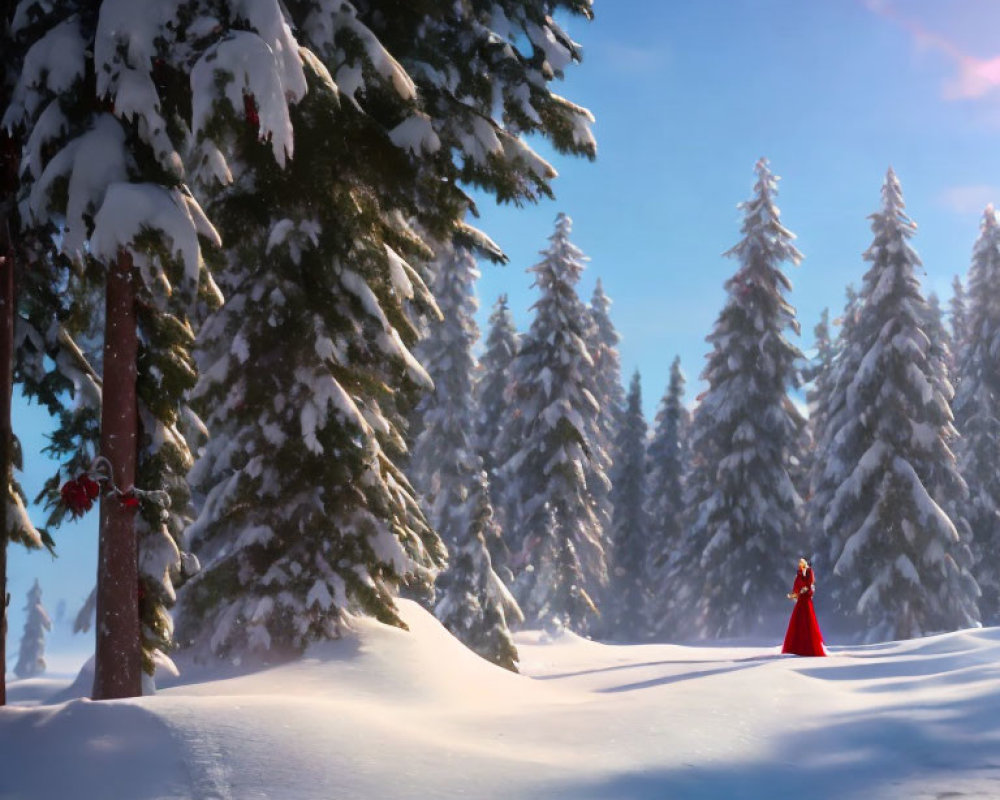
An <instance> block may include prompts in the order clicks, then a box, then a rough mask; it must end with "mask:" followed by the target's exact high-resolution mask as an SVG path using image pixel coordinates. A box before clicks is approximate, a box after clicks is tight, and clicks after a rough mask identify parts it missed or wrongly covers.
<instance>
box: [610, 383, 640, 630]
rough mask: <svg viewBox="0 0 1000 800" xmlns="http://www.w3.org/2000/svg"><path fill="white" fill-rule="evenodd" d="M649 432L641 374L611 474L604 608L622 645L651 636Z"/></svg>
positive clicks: (631, 396)
mask: <svg viewBox="0 0 1000 800" xmlns="http://www.w3.org/2000/svg"><path fill="white" fill-rule="evenodd" d="M646 432H647V426H646V420H645V418H644V417H643V415H642V386H641V379H640V377H639V372H638V371H636V372H635V373H634V374H633V375H632V381H631V383H630V384H629V389H628V395H627V397H626V400H625V408H624V410H623V412H622V413H621V416H620V417H619V420H618V426H617V436H616V438H615V443H614V447H615V452H616V453H617V461H616V462H615V465H614V470H613V472H612V474H611V505H612V516H611V536H610V541H611V553H610V558H609V562H610V563H609V569H608V576H609V577H608V588H607V591H606V593H605V595H604V598H605V599H604V602H603V603H602V604H601V607H602V611H601V615H602V620H601V628H602V629H603V632H604V635H605V636H607V637H610V638H613V639H618V640H632V641H634V640H636V639H640V638H645V637H646V636H647V635H648V626H647V621H646V617H645V612H646V609H647V606H648V599H649V584H648V581H647V578H648V572H647V569H648V565H647V558H648V556H649V552H650V533H651V531H650V520H649V517H648V516H647V513H646V509H647V491H646Z"/></svg>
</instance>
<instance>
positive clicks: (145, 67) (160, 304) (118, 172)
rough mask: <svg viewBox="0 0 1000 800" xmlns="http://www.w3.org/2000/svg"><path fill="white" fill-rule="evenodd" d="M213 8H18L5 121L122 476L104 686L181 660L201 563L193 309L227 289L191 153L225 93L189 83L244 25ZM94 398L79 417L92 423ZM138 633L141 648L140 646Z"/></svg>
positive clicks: (106, 586) (99, 691)
mask: <svg viewBox="0 0 1000 800" xmlns="http://www.w3.org/2000/svg"><path fill="white" fill-rule="evenodd" d="M276 8H277V7H276V5H275V4H272V6H271V8H268V7H266V4H254V5H253V7H247V8H244V9H243V10H242V12H241V19H242V20H243V21H244V22H246V25H248V26H250V27H253V26H254V25H255V24H257V25H261V24H262V23H261V18H262V17H270V18H271V19H273V14H271V12H273V11H274V10H275V9H276ZM202 10H203V9H200V8H199V7H198V4H197V3H195V4H189V3H183V4H182V3H180V2H166V3H158V4H155V7H153V6H149V7H147V6H146V5H145V4H133V3H128V2H122V0H103V2H99V3H81V2H74V0H56V2H52V3H45V4H38V3H31V2H23V3H21V4H20V5H19V6H18V9H17V12H16V14H15V17H14V22H13V29H14V31H15V32H16V33H17V35H23V36H24V37H25V39H26V40H27V41H28V42H29V44H28V49H27V52H26V55H25V59H24V70H23V71H22V73H21V75H20V78H19V81H18V84H17V86H16V87H15V90H14V93H13V97H12V100H11V103H10V104H9V106H8V107H7V109H6V110H5V113H4V118H3V124H4V126H5V127H7V128H8V129H12V130H16V131H19V132H21V133H22V136H23V142H24V146H23V149H22V163H23V170H22V173H21V178H22V180H21V192H22V211H23V216H24V221H25V222H26V224H27V225H28V226H29V227H30V228H33V229H35V230H39V231H46V230H57V231H58V232H59V237H58V246H59V249H60V252H61V254H62V255H63V256H64V257H66V258H67V259H70V260H72V261H73V262H74V264H75V265H76V267H77V270H76V271H75V272H74V273H73V274H72V275H71V276H70V278H69V280H68V283H67V285H65V286H63V287H61V288H62V289H63V290H64V291H65V293H66V294H67V296H68V297H70V298H76V299H77V300H76V301H74V304H73V306H72V307H71V309H70V310H69V312H68V314H67V315H66V319H63V320H62V321H63V322H64V325H63V331H65V332H66V334H67V335H68V336H69V337H70V338H73V337H78V341H79V342H80V347H81V348H82V351H83V353H84V356H85V358H84V362H86V363H89V364H92V365H94V367H93V368H94V369H100V370H101V371H102V372H103V375H102V377H103V381H102V384H103V386H102V389H103V391H102V395H101V397H100V402H101V413H102V416H103V420H102V434H101V444H100V448H101V451H102V455H103V456H105V457H106V459H107V463H106V464H105V466H104V475H105V477H106V478H107V483H106V488H108V489H110V488H112V486H113V487H116V488H117V489H118V490H119V492H118V493H113V494H111V495H106V496H105V501H104V502H103V503H102V510H101V518H102V523H101V545H100V548H101V555H100V557H99V564H100V572H99V580H98V597H97V606H98V622H99V624H98V625H97V628H96V630H97V639H98V647H97V665H96V678H95V687H94V691H95V696H97V697H108V696H128V695H131V694H135V693H137V692H138V691H139V683H140V677H139V674H140V668H141V670H144V671H145V672H146V673H148V674H151V673H152V672H153V669H154V663H155V661H156V660H164V659H165V656H164V652H165V650H166V649H167V648H168V645H169V641H170V636H171V621H170V618H169V615H168V613H167V608H168V607H169V606H170V605H171V604H172V603H173V601H174V589H175V585H176V583H177V582H178V580H179V579H182V578H183V576H184V573H185V567H186V566H188V567H193V562H190V561H188V562H185V560H184V559H182V558H181V556H180V552H179V549H178V540H179V537H180V532H181V529H182V528H183V527H184V525H185V524H186V517H187V512H188V509H187V489H186V485H185V482H184V473H185V472H186V470H187V468H188V466H189V464H190V453H189V450H188V446H187V443H186V442H185V441H184V438H183V436H182V435H181V433H180V421H181V417H182V415H183V413H184V399H183V398H184V394H185V392H186V391H187V390H189V389H190V387H191V386H192V385H193V383H194V375H195V373H194V365H193V361H192V358H191V355H190V349H191V346H192V343H193V333H192V330H191V320H190V310H191V308H192V306H193V304H194V302H195V300H196V298H198V297H199V295H203V297H204V298H205V299H208V298H210V297H213V296H215V295H216V294H217V293H216V292H215V289H214V286H213V285H212V283H211V279H210V278H209V277H208V275H207V272H206V271H205V269H204V263H203V259H202V252H203V248H204V247H205V245H207V244H217V243H218V237H217V234H216V232H215V230H214V228H213V227H212V225H211V224H210V223H209V222H208V220H207V219H206V218H205V216H204V214H203V212H202V209H201V206H200V204H199V203H198V202H197V201H196V200H195V199H194V197H193V196H192V195H191V193H190V190H189V187H188V185H187V183H186V180H187V171H186V167H185V164H184V159H183V157H182V154H186V153H187V152H188V145H189V144H191V139H190V138H189V135H190V132H191V130H193V129H194V130H196V129H197V127H198V123H199V121H200V120H199V119H198V118H197V116H198V113H199V111H200V110H202V109H203V103H204V101H205V99H206V96H210V95H211V94H212V93H213V92H212V91H207V92H206V91H205V89H206V87H205V86H204V85H203V84H199V83H198V82H197V81H192V80H190V77H191V71H192V66H191V65H192V64H193V63H194V64H196V63H197V62H198V57H199V54H200V55H201V56H202V57H204V55H205V51H206V49H211V47H212V46H213V45H214V43H215V42H216V41H217V40H218V39H220V38H225V37H227V36H228V35H229V34H230V33H231V29H230V28H227V27H226V26H225V25H224V24H223V22H222V21H220V20H219V19H215V18H213V19H212V20H211V23H210V24H206V23H207V22H208V19H207V18H205V17H203V16H200V12H201V11H202ZM241 25H242V23H241ZM264 27H266V25H265V26H264ZM269 32H273V26H272V30H271V31H269ZM242 33H246V37H245V38H244V41H246V38H249V37H251V34H250V33H249V32H246V31H244V32H242ZM278 38H280V37H278ZM278 38H274V39H272V40H271V43H272V44H275V45H277V44H278ZM258 41H259V42H260V44H261V46H262V47H265V48H266V47H268V44H267V42H265V41H264V39H261V38H258ZM212 58H214V56H212ZM260 66H261V68H260V69H259V70H258V71H257V72H256V76H257V78H258V79H260V80H263V81H268V80H271V79H276V80H279V81H280V79H281V78H279V77H278V73H280V72H281V71H282V68H283V65H282V66H279V65H277V64H273V63H272V64H266V63H262V64H261V65H260ZM281 77H285V75H284V74H282V75H281ZM286 88H287V91H286V92H284V93H279V94H277V95H274V96H273V99H274V102H275V105H281V106H284V105H285V104H286V102H287V98H290V97H294V96H295V92H296V87H295V86H293V85H291V84H288V85H287V87H286ZM213 89H214V87H213ZM192 114H193V116H194V118H192ZM269 122H270V121H269ZM275 138H277V139H279V140H280V138H281V137H280V134H279V135H277V136H276V137H275ZM105 292H106V295H105ZM102 296H106V301H105V302H104V303H102V300H101V298H102ZM105 307H106V310H105ZM92 310H93V312H95V313H90V312H91V311H92ZM74 318H75V319H76V320H78V322H77V323H76V324H77V325H78V326H79V327H74V326H73V325H71V324H70V321H71V320H73V319H74ZM102 326H103V328H102ZM52 332H53V329H52V328H49V329H48V330H47V331H46V333H47V335H51V334H52ZM88 339H89V341H87V340H88ZM70 349H71V348H70ZM75 369H77V371H78V372H80V371H82V372H85V371H86V370H85V369H84V368H83V367H82V365H81V364H78V365H77V366H76V367H75ZM66 378H67V379H68V380H72V377H71V376H66ZM86 412H87V409H86V408H83V409H82V412H81V414H79V415H73V416H72V417H71V422H72V423H73V424H74V425H77V424H79V425H81V426H86V425H88V424H91V425H92V419H91V417H92V416H93V415H92V414H91V415H90V417H88V413H86ZM70 433H71V434H72V435H79V436H80V437H81V444H82V445H83V447H84V448H85V449H86V448H87V447H88V446H89V447H90V448H94V449H92V450H91V451H90V452H82V453H77V454H76V456H75V459H76V460H78V462H79V463H80V464H85V463H88V462H89V461H90V460H91V459H92V458H93V457H94V456H95V455H97V453H96V452H95V450H96V446H97V444H96V442H95V441H94V440H93V439H91V440H90V442H85V441H83V436H82V433H81V430H80V429H79V428H76V429H71V430H70ZM74 466H75V464H74ZM75 472H76V470H75V469H74V470H73V472H71V473H70V474H69V475H64V476H63V477H64V478H65V477H75V475H74V474H73V473H75ZM50 488H51V489H56V488H58V480H57V481H55V482H54V484H52V485H51V486H50ZM143 492H146V493H145V494H144V493H143ZM167 498H169V504H168V503H167ZM136 548H137V550H138V552H136ZM136 569H138V574H137V573H136ZM139 642H141V652H138V651H136V650H134V649H133V648H134V647H135V643H139Z"/></svg>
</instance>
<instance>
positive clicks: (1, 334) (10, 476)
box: [0, 0, 51, 706]
mask: <svg viewBox="0 0 1000 800" xmlns="http://www.w3.org/2000/svg"><path fill="white" fill-rule="evenodd" d="M13 11H14V7H13V3H12V2H8V1H7V0H4V2H0V109H5V108H6V107H7V105H8V103H9V102H10V97H11V94H12V92H13V88H14V83H15V81H16V79H17V75H18V74H19V73H20V71H21V68H22V56H23V53H22V48H21V47H19V46H18V44H17V42H16V41H15V38H14V36H13V34H12V30H11V20H12V17H13ZM20 149H21V148H20V142H19V139H18V137H17V136H16V135H15V134H13V133H12V132H10V131H7V130H6V129H2V128H0V706H3V705H6V702H7V686H6V679H5V675H6V671H7V643H6V637H7V609H8V605H9V604H8V596H7V545H8V543H9V542H19V543H21V544H23V545H25V546H27V547H38V546H40V545H41V543H42V536H41V534H40V533H39V531H37V530H36V529H35V527H34V526H33V525H32V523H31V520H30V519H29V518H28V515H27V512H26V510H25V497H24V493H23V492H22V490H21V487H20V486H19V485H18V482H17V479H16V476H15V474H14V471H15V470H16V469H20V468H21V467H22V464H21V452H20V446H19V443H18V440H17V438H16V436H15V435H14V431H13V421H12V417H11V404H12V398H13V388H14V358H15V349H16V347H15V340H14V335H15V330H16V321H15V316H16V307H15V303H16V294H17V292H16V287H17V285H18V283H19V281H18V278H17V277H16V276H15V270H16V269H17V267H18V266H20V262H21V261H22V258H21V256H22V255H23V253H24V248H23V247H18V246H17V245H18V236H17V233H18V228H19V225H18V216H17V207H16V204H17V194H18V183H19V181H18V173H19V172H20V161H21V159H20ZM22 271H23V270H22ZM48 543H49V544H51V542H48Z"/></svg>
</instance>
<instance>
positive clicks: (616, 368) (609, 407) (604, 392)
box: [587, 278, 626, 442]
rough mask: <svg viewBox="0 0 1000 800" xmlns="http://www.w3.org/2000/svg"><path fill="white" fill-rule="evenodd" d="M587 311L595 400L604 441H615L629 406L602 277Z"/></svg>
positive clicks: (617, 343) (615, 334)
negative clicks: (591, 324) (590, 323)
mask: <svg viewBox="0 0 1000 800" xmlns="http://www.w3.org/2000/svg"><path fill="white" fill-rule="evenodd" d="M588 311H589V312H590V319H591V320H592V322H593V327H592V328H591V329H590V333H591V335H590V337H588V338H589V341H588V343H587V345H588V349H589V350H590V351H591V354H592V356H593V359H594V373H595V376H596V377H595V384H596V386H597V392H596V393H595V397H596V398H597V402H598V403H599V404H600V406H601V411H600V416H601V429H602V431H603V432H604V435H605V438H606V439H607V440H608V441H609V442H614V441H615V439H616V438H617V436H618V425H619V423H620V422H621V418H622V416H623V414H624V413H625V407H626V400H625V389H624V387H623V386H622V368H621V356H620V355H619V353H618V345H619V343H620V342H621V336H620V335H619V334H618V331H617V330H616V329H615V325H614V322H612V321H611V298H610V297H608V295H607V293H606V292H605V291H604V285H603V283H602V282H601V279H600V278H598V279H597V283H596V284H595V285H594V293H593V295H592V296H591V298H590V306H589V308H588Z"/></svg>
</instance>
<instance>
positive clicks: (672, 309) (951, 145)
mask: <svg viewBox="0 0 1000 800" xmlns="http://www.w3.org/2000/svg"><path fill="white" fill-rule="evenodd" d="M595 11H596V15H597V16H596V20H595V21H594V22H593V23H590V24H588V23H584V22H582V21H576V20H574V21H571V23H570V26H569V28H570V32H571V33H572V34H573V36H574V38H575V39H576V40H577V41H579V42H581V43H582V44H583V46H584V53H585V60H584V63H583V64H582V65H578V66H576V67H573V68H571V69H570V70H569V71H568V74H567V79H566V81H565V82H564V83H563V84H562V85H561V86H560V87H559V88H558V91H559V92H560V93H561V94H564V95H565V96H566V97H568V98H570V99H571V100H573V101H575V102H577V103H580V104H582V105H584V106H586V107H588V108H589V109H590V110H591V111H592V112H593V113H594V114H595V116H596V118H597V123H596V125H595V127H594V130H595V134H596V136H597V140H598V148H599V153H598V158H597V161H596V162H594V163H590V162H587V161H585V160H580V159H569V158H563V157H559V156H555V155H553V154H551V151H549V150H548V149H547V148H546V147H545V146H544V144H539V145H537V146H538V149H539V150H540V152H542V153H543V154H546V155H547V156H551V158H552V161H553V163H554V165H555V166H556V168H557V169H558V170H559V172H560V177H559V179H558V180H557V181H556V183H555V190H556V195H557V197H556V200H555V201H545V202H542V203H540V204H539V205H537V206H532V207H528V208H522V209H516V208H513V207H497V206H496V204H495V203H494V202H493V201H492V200H491V199H489V198H486V197H480V198H479V204H480V210H481V212H482V217H481V219H480V221H479V224H480V226H481V227H483V228H484V229H485V230H486V231H487V232H488V233H489V234H490V235H491V236H493V238H494V239H496V240H497V241H498V242H499V243H500V244H501V245H502V246H503V247H504V248H505V250H506V251H507V253H508V254H509V256H510V259H511V263H510V264H509V265H508V266H506V267H495V266H491V265H488V264H484V265H483V266H482V271H483V278H482V281H481V284H480V301H481V304H482V308H481V312H480V326H481V327H482V328H484V329H485V324H486V317H487V316H488V313H489V309H490V306H492V304H493V302H494V301H495V299H496V297H497V295H499V294H500V293H501V292H507V293H508V294H509V295H510V298H511V307H512V310H513V312H514V315H515V320H516V322H517V324H518V327H519V328H521V329H522V330H523V329H525V328H527V326H528V325H529V324H530V317H529V313H528V308H529V306H530V305H531V303H532V302H534V300H535V293H534V291H533V290H531V289H529V286H530V276H528V275H527V274H526V273H525V269H526V268H527V267H529V266H531V265H532V264H534V263H535V262H536V261H537V260H538V256H537V254H538V251H539V250H541V249H542V248H543V247H544V246H545V245H546V239H547V237H548V236H549V234H550V233H551V231H552V226H553V222H554V219H555V216H556V213H557V212H559V211H565V212H566V213H567V214H569V215H570V216H571V217H572V218H573V220H574V236H573V238H574V241H575V242H576V244H577V245H578V246H580V247H581V248H582V249H583V250H584V252H585V253H586V254H587V255H588V256H589V257H590V259H591V260H590V264H589V267H588V270H587V272H585V273H584V278H583V280H582V282H581V285H580V290H581V295H582V296H583V297H584V298H585V299H589V297H590V293H591V291H592V289H593V284H594V280H595V279H596V278H597V277H598V276H600V277H601V279H602V280H603V282H604V286H605V290H606V291H607V293H608V294H609V295H610V297H611V298H612V300H613V301H614V305H613V307H612V314H613V319H614V322H615V324H616V326H617V327H618V330H619V331H620V333H621V334H622V336H623V341H622V344H621V353H622V366H623V370H624V372H625V374H626V378H627V376H628V374H629V373H631V371H632V370H634V369H637V368H638V369H639V370H640V372H641V373H642V377H643V390H644V395H645V398H644V399H645V408H646V411H647V416H649V417H651V416H652V415H653V414H654V413H655V409H656V405H657V402H658V400H659V397H660V395H661V393H662V392H663V389H664V387H665V386H666V382H667V376H668V371H669V366H670V362H671V360H672V359H673V357H674V355H675V354H677V355H680V357H681V360H682V364H683V366H684V369H685V371H686V373H687V375H688V378H689V393H688V397H689V400H690V399H691V398H692V397H694V395H695V394H697V392H698V391H699V387H698V385H697V384H698V375H699V373H700V371H701V368H702V364H703V363H704V357H705V354H706V352H707V345H706V343H705V341H704V338H705V336H706V335H707V334H708V333H709V331H710V330H711V327H712V324H713V322H714V320H715V318H716V316H717V315H718V312H719V310H720V308H721V306H722V303H723V301H724V293H723V290H722V284H723V282H724V281H725V279H726V278H727V277H728V276H729V275H730V274H731V273H732V272H733V271H734V269H735V266H736V265H735V263H734V262H732V261H731V260H729V259H725V258H722V257H721V254H722V253H723V252H724V251H725V250H727V249H728V248H729V247H731V246H732V245H733V244H735V242H736V241H737V239H738V236H739V224H740V216H739V212H738V211H737V209H736V204H737V203H739V202H740V201H742V200H744V199H746V198H747V197H748V196H749V194H750V191H751V188H752V185H753V166H754V163H755V162H756V160H757V159H758V158H759V157H761V156H766V157H767V158H768V159H770V161H771V166H772V169H773V170H774V172H775V173H776V174H777V175H779V176H781V178H782V181H781V184H780V196H779V200H778V204H779V206H780V207H781V210H782V219H783V222H784V223H785V224H786V226H787V227H789V228H790V229H791V230H792V231H793V232H795V233H796V234H797V236H798V241H797V245H798V247H799V249H800V250H802V252H803V253H804V254H805V260H804V261H803V263H802V265H801V266H800V267H797V268H792V269H790V271H789V274H790V276H791V279H792V281H793V284H794V289H793V292H792V294H791V295H790V298H789V299H790V301H791V303H792V304H793V305H794V306H795V307H796V308H797V310H798V315H799V319H800V321H801V323H802V329H803V330H802V332H803V335H802V337H801V338H800V339H799V340H798V344H799V345H800V347H802V348H804V349H808V348H809V347H810V345H811V341H812V328H813V326H814V325H815V324H816V322H817V320H818V318H819V314H820V311H821V310H822V309H823V308H824V307H825V306H829V307H830V308H831V311H832V312H833V314H832V315H833V316H836V314H837V313H838V312H839V311H840V309H841V307H842V305H843V298H844V287H845V286H846V285H847V284H848V283H852V282H853V283H855V284H858V283H859V282H860V278H861V276H862V275H863V273H864V271H865V264H864V262H863V261H862V260H861V253H862V252H863V251H864V250H865V249H866V248H867V246H868V244H869V242H870V238H871V235H870V231H869V228H868V220H867V216H868V214H870V213H872V212H873V211H875V210H876V209H877V207H878V204H879V189H880V187H881V183H882V179H883V177H884V175H885V172H886V169H887V168H888V166H889V165H890V164H891V165H892V166H893V167H894V168H895V170H896V172H897V174H898V175H899V178H900V181H901V182H902V186H903V192H904V195H905V197H906V201H907V205H908V210H909V213H910V215H911V217H912V218H913V219H914V220H915V221H916V222H917V224H918V226H919V230H918V233H917V236H916V237H915V239H914V240H913V244H914V246H915V247H916V249H917V251H918V252H919V253H920V255H921V257H922V258H923V260H924V265H925V268H926V274H925V275H924V276H922V278H923V280H924V282H925V287H926V288H927V290H928V291H929V290H935V291H937V293H938V294H939V296H940V297H941V299H942V301H946V300H947V298H948V297H949V296H950V293H951V289H950V284H951V280H952V277H953V276H954V275H956V274H963V275H964V273H965V271H966V269H967V266H968V262H969V256H970V253H971V249H972V244H973V242H974V240H975V237H976V234H977V231H978V225H979V219H980V216H981V214H982V210H983V208H984V206H985V205H986V203H987V202H1000V188H998V187H1000V39H998V37H997V31H998V30H1000V4H998V3H996V1H995V0H868V2H865V0H810V1H809V2H802V0H624V1H623V0H617V1H616V0H595ZM15 425H16V426H17V429H18V432H19V434H20V435H21V437H22V440H23V442H24V445H25V448H24V449H25V452H26V454H27V456H28V457H29V458H36V457H37V454H38V452H39V450H40V448H41V447H42V446H43V445H44V431H43V430H42V422H41V421H40V418H39V416H38V415H37V414H34V413H30V412H27V411H26V410H25V408H24V406H23V405H22V404H18V405H16V407H15ZM34 463H35V464H36V466H37V467H40V468H37V469H32V470H31V471H30V472H29V473H28V474H26V475H25V476H24V482H25V484H26V486H27V487H28V488H29V491H31V492H32V493H33V492H34V491H36V490H37V488H38V486H40V484H41V482H42V481H43V480H44V477H45V474H46V471H47V470H48V467H47V466H45V465H43V464H41V463H40V462H38V461H37V460H36V461H35V462H34ZM96 520H97V517H96V514H95V513H92V514H91V515H89V516H88V517H87V518H86V521H85V522H84V523H82V524H79V525H74V526H67V527H65V528H64V529H62V530H60V531H58V532H56V539H57V542H58V544H59V551H60V557H59V559H57V560H55V561H52V560H51V559H50V557H49V556H48V555H47V554H38V553H34V554H30V555H25V554H24V553H23V552H21V550H20V549H19V548H16V547H14V548H12V549H11V560H10V573H9V590H10V592H11V595H12V599H11V612H12V613H11V618H10V634H11V635H10V638H9V645H8V646H9V658H10V662H11V663H12V662H13V659H14V658H15V657H16V648H17V644H18V642H19V640H20V634H21V626H22V625H23V615H22V611H21V608H22V606H23V605H24V598H25V594H26V593H27V590H28V587H29V586H30V584H31V582H32V581H33V580H34V578H35V576H38V577H39V578H40V579H41V581H42V588H43V592H44V595H43V597H44V602H45V604H46V606H47V607H48V608H49V610H50V611H53V610H54V609H55V607H56V604H57V603H58V601H59V599H60V598H65V599H66V600H67V603H68V606H69V612H70V613H73V612H75V610H76V607H77V606H78V604H79V603H80V602H81V601H82V599H83V598H84V597H85V596H86V594H87V592H88V591H89V589H90V587H91V586H92V585H93V580H94V575H95V571H96V562H97V556H96ZM77 641H78V645H79V647H80V649H81V650H82V649H84V648H86V647H89V646H90V640H89V637H88V638H83V637H78V639H77Z"/></svg>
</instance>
